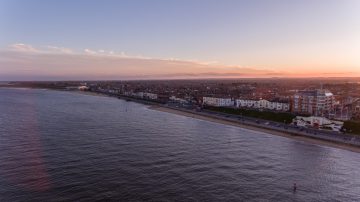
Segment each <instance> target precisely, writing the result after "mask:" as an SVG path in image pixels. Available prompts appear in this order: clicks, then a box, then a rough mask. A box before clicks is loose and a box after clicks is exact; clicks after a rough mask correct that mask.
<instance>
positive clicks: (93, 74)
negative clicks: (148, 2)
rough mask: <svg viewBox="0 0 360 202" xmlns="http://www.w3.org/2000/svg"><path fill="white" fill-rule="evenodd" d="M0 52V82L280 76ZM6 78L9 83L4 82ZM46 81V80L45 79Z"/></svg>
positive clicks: (119, 56)
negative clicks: (11, 80) (17, 79)
mask: <svg viewBox="0 0 360 202" xmlns="http://www.w3.org/2000/svg"><path fill="white" fill-rule="evenodd" d="M9 47H10V48H9V49H6V50H0V75H1V78H0V79H2V80H8V79H9V78H12V79H14V78H19V79H20V80H24V79H25V80H32V79H33V80H36V79H41V80H44V78H48V79H51V80H64V79H143V78H146V79H151V78H154V79H157V78H205V77H206V78H211V77H214V78H215V77H216V78H218V77H268V76H269V75H282V73H281V72H276V71H273V70H268V69H256V68H249V67H238V66H224V65H220V64H217V63H213V62H211V63H206V62H199V61H184V60H179V59H174V58H170V59H166V58H165V59H156V58H151V57H145V56H142V55H135V56H131V55H128V54H126V53H125V52H115V51H107V50H102V49H100V50H92V49H88V48H87V49H84V50H83V51H81V52H75V51H73V50H71V49H68V48H64V47H58V46H50V45H48V46H41V47H40V48H36V47H33V46H31V45H26V44H13V45H11V46H9ZM6 78H8V79H6ZM45 80H46V79H45Z"/></svg>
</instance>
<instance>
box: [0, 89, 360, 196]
mask: <svg viewBox="0 0 360 202" xmlns="http://www.w3.org/2000/svg"><path fill="white" fill-rule="evenodd" d="M294 183H296V191H294ZM0 201H1V202H4V201H5V202H7V201H10V202H16V201H41V202H42V201H44V202H48V201H49V202H51V201H206V202H211V201H342V202H343V201H360V155H359V153H355V152H351V151H347V150H343V149H338V148H332V147H328V146H321V145H316V144H311V143H307V142H303V141H300V140H294V139H289V138H286V137H280V136H274V135H271V134H267V133H263V132H257V131H252V130H248V129H243V128H239V127H234V126H228V125H223V124H218V123H214V122H209V121H204V120H198V119H193V118H190V117H185V116H181V115H176V114H171V113H166V112H160V111H156V110H153V109H151V108H149V106H146V105H142V104H138V103H134V102H127V101H124V100H120V99H116V98H112V97H104V96H92V95H86V94H80V93H74V92H64V91H53V90H42V89H26V88H24V89H15V88H0Z"/></svg>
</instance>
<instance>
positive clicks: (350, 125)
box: [343, 121, 360, 135]
mask: <svg viewBox="0 0 360 202" xmlns="http://www.w3.org/2000/svg"><path fill="white" fill-rule="evenodd" d="M343 128H344V129H346V131H347V132H349V133H352V134H356V135H360V122H358V121H345V122H344V127H343Z"/></svg>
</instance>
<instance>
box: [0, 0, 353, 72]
mask: <svg viewBox="0 0 360 202" xmlns="http://www.w3.org/2000/svg"><path fill="white" fill-rule="evenodd" d="M0 33H1V34H0V48H2V49H6V48H7V47H8V46H9V45H11V44H16V43H24V44H29V45H31V46H36V47H42V46H49V45H51V46H59V47H66V48H69V49H72V50H75V51H82V50H84V49H92V50H100V49H102V50H108V51H115V52H125V53H126V54H128V55H136V56H137V55H142V56H146V57H151V58H176V59H179V60H196V61H204V62H212V61H216V62H217V64H222V65H237V66H245V67H254V68H269V69H273V70H281V71H282V70H284V69H288V68H291V67H296V68H299V67H303V68H305V69H306V68H308V69H311V68H312V66H316V67H319V68H323V69H324V68H326V66H327V65H328V66H329V68H331V69H333V68H340V67H344V68H345V69H346V70H347V71H351V70H354V68H356V67H359V65H360V60H359V59H357V58H359V57H357V56H358V53H359V51H360V1H358V0H302V1H297V0H293V1H292V0H272V1H269V0H262V1H261V0H248V1H241V0H221V1H219V0H127V1H126V0H123V1H121V0H117V1H115V0H103V1H95V0H61V1H58V0H23V1H20V0H0ZM339 71H340V69H339Z"/></svg>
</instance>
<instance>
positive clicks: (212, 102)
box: [203, 97, 234, 107]
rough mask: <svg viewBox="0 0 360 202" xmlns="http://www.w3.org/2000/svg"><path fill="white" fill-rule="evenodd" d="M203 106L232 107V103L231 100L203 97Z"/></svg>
mask: <svg viewBox="0 0 360 202" xmlns="http://www.w3.org/2000/svg"><path fill="white" fill-rule="evenodd" d="M203 104H204V105H208V106H215V107H232V106H234V101H233V100H232V99H231V98H216V97H203Z"/></svg>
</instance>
